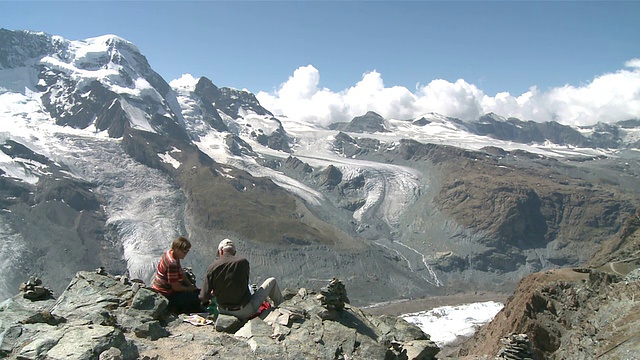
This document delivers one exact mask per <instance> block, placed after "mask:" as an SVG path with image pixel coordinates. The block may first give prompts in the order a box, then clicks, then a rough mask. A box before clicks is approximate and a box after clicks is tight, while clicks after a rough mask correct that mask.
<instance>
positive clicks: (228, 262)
mask: <svg viewBox="0 0 640 360" xmlns="http://www.w3.org/2000/svg"><path fill="white" fill-rule="evenodd" d="M212 295H215V297H216V299H217V301H218V309H219V311H220V314H226V315H232V316H235V317H237V318H240V319H249V318H251V317H252V316H254V315H255V314H256V313H257V312H258V310H259V309H260V306H261V305H262V304H263V303H264V302H265V300H267V298H270V299H271V301H272V302H273V305H274V306H278V305H280V303H282V293H281V292H280V288H279V287H278V283H277V282H276V279H275V278H272V277H271V278H268V279H267V280H265V281H264V283H262V285H261V286H260V287H258V288H257V289H256V291H255V292H254V293H253V294H251V292H250V291H249V261H248V260H247V259H245V258H244V257H241V256H236V246H235V244H234V243H233V241H231V240H229V239H224V240H222V241H221V242H220V244H219V245H218V258H217V259H216V260H215V261H214V262H213V263H212V264H211V265H210V266H209V268H208V269H207V275H206V277H205V278H204V281H203V284H202V289H201V290H200V300H201V301H202V303H203V304H205V305H206V304H208V302H209V301H210V299H211V296H212Z"/></svg>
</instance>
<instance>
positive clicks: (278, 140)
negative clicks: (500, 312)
mask: <svg viewBox="0 0 640 360" xmlns="http://www.w3.org/2000/svg"><path fill="white" fill-rule="evenodd" d="M177 66H179V64H177ZM534 120H535V119H534ZM0 122H1V123H2V124H3V125H2V130H0V150H1V151H0V175H1V176H0V193H1V194H2V196H1V197H0V209H1V210H2V211H1V212H0V214H1V216H0V238H2V239H3V240H4V241H3V242H2V244H3V245H2V246H1V247H0V258H2V259H3V266H0V297H2V298H7V297H9V296H11V295H12V294H14V293H15V289H17V287H18V286H19V284H20V283H21V282H23V281H24V280H25V279H26V278H28V277H29V275H36V276H39V277H41V278H42V279H43V280H44V282H45V284H49V286H52V287H53V288H54V290H56V291H57V292H61V290H62V289H63V288H64V287H65V286H66V285H67V284H68V283H69V281H70V279H71V278H72V277H73V276H74V275H75V274H76V272H77V271H81V270H87V269H92V268H97V267H100V266H105V267H107V268H108V269H109V271H110V272H111V273H118V272H125V271H128V272H129V273H130V274H131V276H133V277H138V278H142V279H143V280H145V281H148V279H149V278H150V276H151V274H152V272H153V269H154V266H155V262H156V261H157V260H158V258H159V256H160V255H161V254H162V252H163V251H164V250H165V249H166V248H167V247H168V246H169V245H170V242H171V241H172V239H173V238H175V237H176V236H178V235H185V236H187V237H189V238H190V239H191V240H192V242H193V245H194V246H193V248H192V251H191V252H190V253H189V256H188V257H187V258H186V259H185V264H186V265H189V266H192V267H193V269H194V271H195V272H196V274H198V275H199V276H202V275H203V274H204V270H205V269H206V266H207V265H208V264H209V262H210V261H212V260H213V257H214V253H215V246H216V244H217V243H218V242H219V240H220V239H222V238H223V237H230V238H232V239H234V240H236V241H237V242H238V244H239V247H240V252H241V253H242V254H243V255H245V256H247V257H248V258H249V259H250V261H251V264H252V277H253V279H252V280H254V282H259V281H260V280H261V279H264V278H265V277H267V276H276V277H277V278H279V279H280V280H281V282H282V283H283V284H284V285H283V286H290V287H292V288H297V287H307V288H315V287H317V285H318V284H324V283H325V282H326V280H327V279H331V278H332V277H338V278H340V279H341V280H342V281H343V282H345V284H346V285H347V288H348V289H349V291H350V294H349V298H350V299H352V301H353V302H354V303H355V304H356V305H360V304H367V303H371V302H378V301H388V300H393V299H398V298H402V297H416V296H425V295H428V294H436V295H437V294H443V293H452V292H458V291H463V290H464V291H474V290H496V291H504V292H508V291H512V290H513V288H514V286H515V283H516V282H517V281H518V280H519V279H520V278H521V277H522V276H523V275H526V274H529V273H531V272H535V271H539V270H541V269H547V268H554V267H559V266H573V265H577V264H580V263H583V262H585V261H587V260H589V259H590V258H591V257H592V256H593V255H594V254H595V253H596V252H598V251H599V249H600V248H601V245H602V244H603V243H606V240H607V239H608V238H609V237H611V236H613V235H614V234H616V232H618V231H619V230H620V229H621V227H622V224H623V223H624V222H625V220H626V219H627V217H629V216H631V215H633V214H635V213H636V211H637V208H638V200H639V199H640V182H639V181H638V174H639V173H640V164H639V162H638V159H639V158H640V157H639V156H638V155H639V152H638V148H640V146H639V145H640V120H638V119H621V121H620V122H617V123H613V124H603V123H599V124H596V125H593V126H588V127H574V126H567V125H562V124H559V123H556V122H546V123H538V122H535V121H522V120H519V119H514V118H509V119H505V118H503V117H501V116H499V115H496V114H487V115H484V116H482V117H480V118H479V119H476V120H474V121H462V120H459V119H454V118H449V117H446V116H443V115H440V114H434V113H430V114H424V115H423V116H420V117H418V118H415V119H385V118H383V117H381V116H380V115H378V114H376V113H373V112H368V113H366V114H363V115H362V116H359V117H356V118H354V119H353V120H352V121H350V122H349V123H334V124H332V125H330V126H328V127H321V126H318V125H315V124H310V123H305V122H303V121H300V120H299V119H293V118H287V117H285V116H276V115H274V114H273V113H271V112H270V111H269V110H268V109H265V108H263V107H262V106H261V105H260V103H259V101H258V100H257V99H256V97H255V96H254V95H253V94H251V93H249V92H246V91H241V90H236V89H232V88H227V87H218V86H216V85H214V83H213V82H212V81H211V80H210V79H207V78H205V77H201V78H199V79H198V80H197V81H196V82H195V83H193V84H184V83H183V84H181V85H179V86H178V85H176V86H174V87H172V86H170V85H169V84H168V83H167V82H166V81H165V79H163V78H162V77H161V76H160V75H159V74H157V73H156V72H155V71H154V70H153V69H152V67H151V66H150V65H149V63H148V61H147V59H146V58H145V56H144V55H143V54H142V53H141V52H140V51H139V49H138V48H137V47H136V46H135V45H134V44H132V43H131V42H129V41H127V40H125V39H122V38H120V37H118V36H114V35H106V36H101V37H96V38H91V39H86V40H78V41H70V40H67V39H63V38H61V37H59V36H52V35H48V34H44V33H34V32H26V31H10V30H4V29H0Z"/></svg>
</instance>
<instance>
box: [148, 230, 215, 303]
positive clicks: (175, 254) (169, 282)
mask: <svg viewBox="0 0 640 360" xmlns="http://www.w3.org/2000/svg"><path fill="white" fill-rule="evenodd" d="M190 249H191V243H190V242H189V240H187V239H185V238H184V237H182V236H181V237H179V238H177V239H175V240H174V241H173V243H172V244H171V249H169V250H167V251H166V252H165V253H164V254H163V255H162V257H161V258H160V262H159V263H158V268H157V270H156V275H155V277H154V278H153V283H152V284H151V288H152V289H153V290H155V291H156V292H158V293H160V294H162V295H164V296H165V297H166V298H167V299H168V300H169V307H168V309H169V311H171V312H173V313H176V314H183V313H192V312H203V311H204V310H203V309H202V305H201V304H200V300H199V299H198V294H199V290H198V289H197V288H196V287H195V285H193V284H192V283H191V281H189V278H188V277H186V276H185V275H184V271H183V270H182V265H180V260H182V259H184V258H185V256H187V254H188V253H189V250H190Z"/></svg>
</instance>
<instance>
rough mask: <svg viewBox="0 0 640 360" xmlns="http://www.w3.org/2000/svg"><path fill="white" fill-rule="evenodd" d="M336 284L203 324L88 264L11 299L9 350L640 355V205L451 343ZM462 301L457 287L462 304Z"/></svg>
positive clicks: (5, 339) (137, 354)
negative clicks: (31, 294)
mask: <svg viewBox="0 0 640 360" xmlns="http://www.w3.org/2000/svg"><path fill="white" fill-rule="evenodd" d="M598 264H599V265H598ZM336 282H337V283H338V284H339V285H341V286H343V285H342V283H341V282H339V280H337V279H334V281H333V282H332V283H330V284H328V285H327V286H325V287H323V288H322V289H320V290H319V291H317V290H311V289H304V288H301V289H298V290H297V291H295V292H294V291H291V290H289V289H286V290H285V291H284V292H285V298H286V299H287V300H286V301H285V302H284V303H283V304H281V306H280V307H278V308H276V309H271V310H270V311H268V312H266V313H264V314H263V315H261V316H260V317H257V318H254V319H252V320H250V321H248V322H246V323H242V322H240V321H238V320H237V319H236V318H234V317H230V316H224V315H220V316H219V317H218V318H217V321H215V322H211V323H210V324H206V325H201V326H196V325H192V324H191V323H187V322H184V321H183V320H184V319H185V318H184V315H182V316H179V317H176V316H174V315H171V314H169V313H167V312H166V305H167V302H166V299H165V298H164V297H162V296H160V295H158V294H156V293H154V292H153V291H150V290H148V289H147V288H145V287H144V284H142V283H140V282H139V281H129V279H128V278H126V277H124V276H112V275H109V274H106V273H104V272H101V271H96V272H86V271H85V272H79V273H77V274H76V276H75V278H74V279H73V280H72V281H71V283H70V284H69V286H68V287H67V289H66V290H65V291H64V292H63V293H62V294H61V295H60V296H58V297H56V298H54V297H46V298H45V299H42V300H33V299H28V298H27V296H26V293H24V292H23V293H21V294H18V295H16V296H15V297H13V298H11V299H8V300H6V301H5V302H3V303H2V304H0V333H1V334H2V335H1V336H0V356H1V357H11V358H18V359H63V358H65V359H68V358H73V359H102V360H106V359H171V358H181V359H238V358H244V359H385V360H387V359H467V360H470V359H585V360H586V359H637V354H638V353H640V335H638V334H637V331H636V330H637V329H638V326H640V315H638V314H640V301H638V300H637V299H640V217H639V216H638V215H637V214H636V216H632V217H630V218H629V219H628V220H627V221H626V222H625V226H624V228H623V229H622V230H621V231H620V233H619V234H618V235H617V236H615V237H612V238H611V239H608V240H607V241H606V242H605V243H604V245H603V250H602V251H600V252H598V253H597V255H596V257H594V258H593V259H591V261H590V262H589V263H587V264H585V266H584V267H574V268H559V269H553V270H546V271H542V272H539V273H535V274H532V275H529V276H527V277H525V278H523V279H522V280H521V281H520V282H519V283H518V286H517V288H516V291H515V292H514V293H513V295H512V296H510V297H509V298H508V299H507V301H506V304H505V307H504V308H503V310H501V311H500V312H499V313H498V315H497V316H496V317H495V318H494V320H493V321H492V322H490V323H489V324H487V325H485V326H483V327H482V328H480V329H479V330H478V331H477V332H476V334H475V335H474V336H473V337H471V338H470V339H468V340H466V341H464V342H463V343H461V344H459V345H457V346H451V347H447V348H445V349H440V348H439V347H438V346H437V345H436V344H435V343H434V342H432V341H431V340H430V336H429V335H428V334H425V333H424V332H423V331H422V330H420V329H419V328H418V327H417V326H415V325H412V324H409V323H408V322H406V321H405V320H403V319H401V318H399V317H397V316H396V315H397V314H394V315H389V314H385V312H387V313H393V312H395V311H397V310H398V306H400V308H401V309H402V308H404V309H409V308H410V306H409V305H407V304H405V305H398V304H396V305H395V306H394V305H393V304H390V305H388V306H386V307H377V308H373V309H372V311H368V310H363V309H360V308H357V307H355V306H351V305H349V300H348V296H347V294H346V291H342V292H340V291H334V290H331V289H335V287H333V286H332V285H335V284H336ZM342 289H344V288H342ZM493 295H495V296H499V294H493ZM485 296H492V294H490V293H489V294H475V295H474V297H469V300H471V301H473V299H478V297H485ZM451 300H452V299H451V298H449V301H451ZM463 300H464V297H463V296H461V295H458V296H457V297H456V299H455V300H454V301H460V302H464V301H463ZM431 302H432V303H433V304H435V303H436V302H437V301H436V300H435V299H431ZM415 303H420V301H417V302H415ZM422 304H424V302H422ZM433 331H438V329H433Z"/></svg>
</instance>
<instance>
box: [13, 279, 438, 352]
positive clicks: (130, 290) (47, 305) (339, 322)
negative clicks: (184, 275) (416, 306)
mask: <svg viewBox="0 0 640 360" xmlns="http://www.w3.org/2000/svg"><path fill="white" fill-rule="evenodd" d="M100 270H102V269H100ZM341 284H342V283H340V282H339V280H337V279H335V281H334V282H332V283H331V284H330V286H329V287H328V288H331V289H334V288H339V289H338V290H339V291H338V293H340V295H344V296H341V299H344V298H345V297H346V289H344V288H343V287H344V285H343V286H342V287H339V285H341ZM285 293H288V295H287V296H286V299H287V300H285V301H284V302H283V303H282V304H281V305H280V306H279V307H278V308H272V309H270V311H267V312H264V313H262V314H261V316H260V317H256V318H254V319H252V320H249V321H248V322H246V323H241V322H239V320H237V319H236V318H233V317H230V316H224V315H220V316H219V318H218V319H217V322H216V325H215V326H212V325H202V326H194V325H191V324H189V323H186V322H184V321H183V320H184V319H183V318H182V317H184V316H181V317H176V316H175V315H172V314H170V313H168V312H167V310H166V307H167V300H166V298H165V297H163V296H161V295H159V294H157V293H155V292H153V291H151V290H149V289H147V288H146V287H144V286H143V284H141V283H140V282H131V281H129V279H128V278H127V277H124V276H122V277H120V276H111V275H108V274H106V273H104V271H94V272H86V271H84V272H78V273H77V274H76V277H75V278H74V279H73V280H72V281H71V283H70V284H69V286H68V287H67V289H66V290H65V291H64V292H63V293H62V294H61V295H60V296H59V297H58V298H57V299H54V298H53V297H48V298H46V299H43V300H39V301H34V300H30V299H26V298H24V297H23V296H22V295H17V296H15V297H13V298H11V299H8V300H6V301H5V302H3V303H2V304H0V334H1V336H0V357H15V358H20V359H45V358H46V359H63V358H65V359H66V358H73V359H170V358H174V357H175V358H178V357H179V358H182V359H209V358H225V359H231V358H233V359H236V358H243V359H310V358H314V359H385V360H386V359H425V360H428V359H435V355H436V354H437V353H438V351H439V348H438V346H437V345H436V344H435V343H434V342H432V341H430V340H429V335H427V334H425V333H424V332H423V331H422V330H420V329H419V328H418V327H417V326H415V325H412V324H409V323H408V322H406V321H405V320H403V319H400V318H397V317H392V316H385V315H382V316H377V317H376V316H372V315H370V314H367V313H365V312H363V311H362V310H360V309H358V308H356V307H353V306H349V305H348V302H343V303H342V305H343V306H342V308H340V309H338V308H336V307H335V306H333V305H328V304H326V303H323V302H321V299H320V298H321V297H322V295H320V294H318V293H315V292H314V291H308V290H306V289H300V290H299V291H298V292H297V293H295V294H294V293H292V292H291V291H285ZM329 308H330V309H329ZM327 310H331V312H332V314H333V316H331V317H330V318H329V319H327V318H323V316H322V314H324V313H326V311H327ZM225 324H226V325H225ZM216 329H218V330H220V331H218V330H216Z"/></svg>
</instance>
